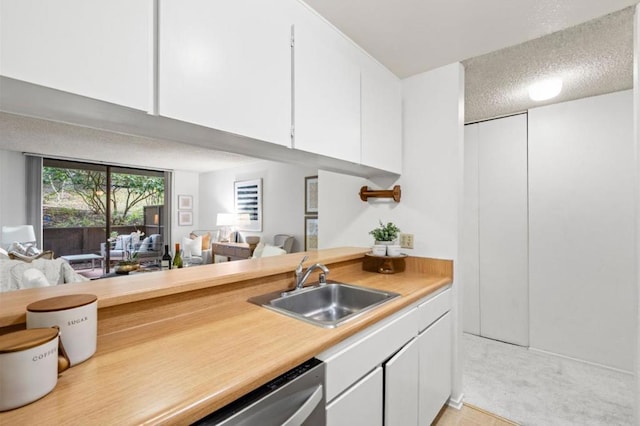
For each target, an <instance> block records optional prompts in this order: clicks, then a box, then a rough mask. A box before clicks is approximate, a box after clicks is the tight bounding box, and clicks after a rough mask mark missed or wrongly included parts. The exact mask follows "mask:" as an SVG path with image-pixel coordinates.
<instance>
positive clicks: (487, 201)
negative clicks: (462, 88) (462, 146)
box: [478, 114, 529, 346]
mask: <svg viewBox="0 0 640 426" xmlns="http://www.w3.org/2000/svg"><path fill="white" fill-rule="evenodd" d="M478 136H479V139H478V176H479V178H478V210H479V219H478V229H479V259H480V261H479V265H480V333H481V335H483V336H486V337H489V338H492V339H497V340H501V341H504V342H509V343H514V344H517V345H522V346H528V344H529V297H528V293H529V285H528V275H529V271H528V234H527V231H528V229H527V227H528V205H527V116H526V115H524V114H523V115H517V116H512V117H507V118H502V119H498V120H492V121H487V122H484V123H481V124H480V125H479V135H478Z"/></svg>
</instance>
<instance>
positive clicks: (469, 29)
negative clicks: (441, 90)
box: [304, 0, 638, 77]
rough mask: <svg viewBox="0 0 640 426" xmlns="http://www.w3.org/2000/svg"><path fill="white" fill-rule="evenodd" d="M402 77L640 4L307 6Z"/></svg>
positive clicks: (577, 0)
mask: <svg viewBox="0 0 640 426" xmlns="http://www.w3.org/2000/svg"><path fill="white" fill-rule="evenodd" d="M304 1H305V2H306V3H307V4H309V5H310V6H311V7H312V8H314V9H315V10H316V11H317V12H318V13H320V14H321V15H322V16H324V17H325V18H326V19H327V20H328V21H329V22H331V23H333V24H334V25H335V26H336V27H337V28H339V29H340V30H341V31H342V32H344V33H345V34H346V35H347V36H349V37H350V38H351V39H352V40H354V41H355V42H356V43H358V44H359V45H360V46H362V47H363V48H364V49H365V50H366V51H367V52H369V53H370V54H371V55H372V56H373V57H375V58H376V59H377V60H378V61H380V62H381V63H382V64H384V65H385V66H386V67H387V68H389V69H390V70H391V71H393V72H394V73H396V74H397V75H398V76H399V77H407V76H410V75H413V74H417V73H420V72H423V71H427V70H430V69H434V68H437V67H440V66H443V65H447V64H450V63H453V62H458V61H462V60H465V59H469V58H472V57H475V56H479V55H484V54H486V53H489V52H493V51H495V50H499V49H503V48H505V47H508V46H513V45H516V44H520V43H523V42H525V41H528V40H533V39H535V38H538V37H541V36H544V35H547V34H551V33H553V32H556V31H559V30H562V29H564V28H568V27H572V26H574V25H578V24H580V23H583V22H587V21H589V20H591V19H595V18H598V17H601V16H604V15H606V14H608V13H611V12H615V11H618V10H621V9H624V8H626V7H628V6H631V5H634V4H636V3H637V2H638V0H482V1H479V0H393V1H391V0H347V1H345V0H304Z"/></svg>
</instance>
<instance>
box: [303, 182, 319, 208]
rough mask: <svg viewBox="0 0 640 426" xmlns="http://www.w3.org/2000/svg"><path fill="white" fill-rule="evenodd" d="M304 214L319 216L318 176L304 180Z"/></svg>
mask: <svg viewBox="0 0 640 426" xmlns="http://www.w3.org/2000/svg"><path fill="white" fill-rule="evenodd" d="M304 214H311V215H317V214H318V176H307V177H305V178H304Z"/></svg>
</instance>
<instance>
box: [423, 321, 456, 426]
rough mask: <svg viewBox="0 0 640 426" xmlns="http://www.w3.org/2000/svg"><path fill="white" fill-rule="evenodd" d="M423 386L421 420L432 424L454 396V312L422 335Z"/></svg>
mask: <svg viewBox="0 0 640 426" xmlns="http://www.w3.org/2000/svg"><path fill="white" fill-rule="evenodd" d="M418 345H419V349H420V389H419V392H418V398H419V403H418V420H419V421H418V423H419V424H420V425H430V424H431V422H432V421H433V419H434V418H435V417H436V415H437V414H438V412H439V411H440V409H441V408H442V406H443V405H444V404H445V403H446V402H447V400H448V399H449V396H450V395H451V313H450V312H447V313H446V314H445V315H444V316H442V317H441V318H440V319H439V320H438V321H436V322H435V323H434V324H433V325H431V326H430V327H429V328H427V329H426V330H425V331H423V332H422V333H421V334H420V335H419V336H418Z"/></svg>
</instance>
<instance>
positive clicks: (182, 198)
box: [178, 195, 193, 210]
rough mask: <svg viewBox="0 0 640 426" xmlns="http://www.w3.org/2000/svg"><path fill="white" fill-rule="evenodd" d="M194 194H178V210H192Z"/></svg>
mask: <svg viewBox="0 0 640 426" xmlns="http://www.w3.org/2000/svg"><path fill="white" fill-rule="evenodd" d="M192 209H193V195H178V210H192Z"/></svg>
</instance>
